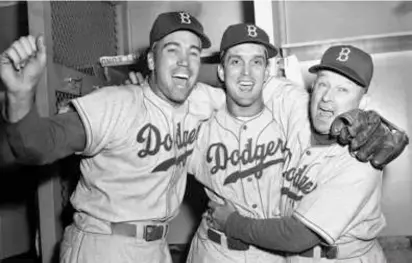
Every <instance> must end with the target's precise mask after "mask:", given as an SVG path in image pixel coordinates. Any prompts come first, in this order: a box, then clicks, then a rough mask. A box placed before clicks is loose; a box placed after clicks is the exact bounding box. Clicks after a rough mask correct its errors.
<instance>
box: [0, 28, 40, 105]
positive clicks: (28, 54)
mask: <svg viewBox="0 0 413 263" xmlns="http://www.w3.org/2000/svg"><path fill="white" fill-rule="evenodd" d="M45 67H46V48H45V45H44V38H43V36H40V37H37V38H35V37H33V36H30V35H29V36H26V37H21V38H20V39H19V40H17V41H15V42H14V43H13V44H12V45H11V46H10V47H9V48H8V49H7V50H6V51H4V52H3V53H2V54H1V56H0V77H1V79H2V81H3V83H4V84H5V85H6V91H7V93H8V95H12V96H15V97H16V98H19V97H25V96H32V94H33V91H34V90H35V86H36V85H37V84H38V82H39V80H40V77H41V75H42V73H43V71H44V69H45Z"/></svg>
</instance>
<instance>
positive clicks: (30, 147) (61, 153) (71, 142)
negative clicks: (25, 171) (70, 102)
mask: <svg viewBox="0 0 413 263" xmlns="http://www.w3.org/2000/svg"><path fill="white" fill-rule="evenodd" d="M6 132H7V140H8V144H9V147H10V149H11V151H12V152H13V157H14V158H15V161H16V162H17V163H21V164H26V165H43V164H49V163H52V162H54V161H56V160H58V159H61V158H64V157H66V156H69V155H71V154H73V153H75V152H76V151H81V150H83V148H84V146H85V141H86V136H85V130H84V128H83V125H82V122H81V121H80V118H79V115H78V114H77V113H76V112H73V111H71V112H68V113H64V114H59V115H55V116H53V117H50V118H41V117H40V116H39V115H38V113H37V110H36V109H35V108H32V110H31V111H30V112H29V113H28V114H27V115H26V116H25V117H24V118H23V119H21V120H20V121H18V122H16V123H10V124H7V127H6Z"/></svg>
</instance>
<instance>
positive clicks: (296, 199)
mask: <svg viewBox="0 0 413 263" xmlns="http://www.w3.org/2000/svg"><path fill="white" fill-rule="evenodd" d="M282 179H283V187H282V190H281V200H282V202H281V214H282V215H283V216H289V215H292V216H294V217H295V218H297V219H298V220H300V221H301V222H302V223H303V224H305V225H306V226H307V227H308V228H310V229H311V230H313V231H314V232H315V233H317V234H318V235H319V236H321V237H322V238H323V239H324V240H325V241H326V242H327V243H328V244H329V245H336V246H338V259H331V260H329V259H325V258H322V259H321V260H320V259H314V258H307V257H299V256H294V257H291V258H289V262H309V263H310V262H346V263H347V262H348V263H350V262H371V263H373V262H375V263H377V262H379V263H380V262H385V257H384V254H383V251H382V250H381V248H380V246H379V245H378V243H377V241H376V237H377V236H378V234H379V232H380V231H381V230H382V228H383V227H384V226H385V220H384V217H383V214H382V212H381V207H380V202H381V187H382V175H381V171H379V170H375V169H374V168H373V167H372V166H371V165H370V163H361V162H359V161H358V160H356V159H355V158H354V157H352V156H351V155H350V154H349V150H348V148H347V147H343V146H340V145H338V144H332V145H327V146H317V147H309V148H308V149H306V150H305V151H304V153H303V154H302V156H301V159H300V161H299V163H298V164H297V165H295V164H293V165H292V166H289V167H287V168H286V169H285V171H284V172H283V174H282Z"/></svg>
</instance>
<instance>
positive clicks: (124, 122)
mask: <svg viewBox="0 0 413 263" xmlns="http://www.w3.org/2000/svg"><path fill="white" fill-rule="evenodd" d="M132 89H133V87H132V86H113V87H104V88H101V89H100V90H98V91H95V92H93V93H91V94H89V95H87V96H84V97H80V98H77V99H75V100H73V101H72V104H73V106H74V107H75V108H76V110H77V112H78V113H79V116H80V118H81V120H82V123H83V125H84V127H85V131H86V146H85V149H84V151H83V152H81V153H82V154H83V155H86V156H93V155H95V154H97V153H98V152H100V151H102V150H103V149H105V148H106V147H107V146H108V145H109V144H110V143H111V142H112V140H113V139H114V138H115V137H116V136H121V135H120V134H119V133H120V132H121V131H125V130H127V129H128V127H127V126H128V123H129V122H131V121H132V120H133V119H134V118H133V117H134V116H131V115H130V112H137V111H135V110H134V109H132V107H139V105H140V104H141V102H140V100H138V99H137V96H136V95H135V92H133V90H132ZM138 104H139V105H138ZM114 135H115V136H114Z"/></svg>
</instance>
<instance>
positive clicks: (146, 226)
mask: <svg viewBox="0 0 413 263" xmlns="http://www.w3.org/2000/svg"><path fill="white" fill-rule="evenodd" d="M150 44H151V47H152V52H150V53H149V54H148V64H149V65H148V66H149V68H150V69H151V76H150V78H149V83H146V84H145V85H144V86H143V87H142V88H136V86H119V87H118V86H117V87H105V88H102V89H100V90H98V91H95V92H93V93H91V94H89V95H87V96H84V97H82V98H79V99H75V100H73V101H72V106H73V108H74V110H73V111H72V112H69V113H65V114H59V115H57V116H54V117H51V118H44V119H41V118H39V117H38V116H37V112H36V111H35V110H34V109H33V110H31V111H29V113H28V114H27V115H25V116H24V117H23V119H22V120H21V122H18V123H17V126H20V127H19V128H18V129H17V130H19V129H21V130H20V131H22V130H23V131H27V133H29V132H28V131H30V130H32V131H33V130H34V132H35V131H36V126H37V125H39V124H40V125H44V123H47V124H48V125H49V127H50V128H49V129H50V130H51V131H50V132H49V133H48V134H49V135H51V136H53V137H52V138H48V141H46V140H43V139H40V140H41V141H42V142H46V144H45V145H42V146H41V147H40V146H39V145H36V146H34V147H32V146H33V145H35V144H37V143H38V141H37V140H33V137H31V139H30V138H29V139H27V138H26V137H25V136H24V135H23V136H21V137H20V135H22V133H20V134H19V132H17V133H15V132H10V133H9V135H11V141H13V137H14V141H20V142H21V145H20V146H18V145H17V146H16V143H15V144H14V147H15V149H16V150H17V151H16V154H18V155H19V154H20V156H17V157H18V158H22V159H26V160H27V159H29V157H33V158H32V159H31V160H27V162H29V161H32V162H33V163H37V164H42V163H50V162H53V161H55V160H57V159H60V158H62V157H65V156H68V155H70V154H73V153H75V152H77V153H80V154H82V155H83V156H84V157H85V158H83V159H82V161H81V172H82V178H81V179H80V180H79V183H78V185H77V187H76V190H75V191H74V193H73V195H72V196H71V203H72V205H73V207H74V208H75V209H76V213H75V215H74V223H73V224H72V225H70V226H68V227H67V228H66V230H65V233H64V237H63V241H62V243H61V254H60V261H61V262H87V263H93V262H99V263H103V262H111V263H113V262H136V261H139V262H150V263H153V262H171V257H170V253H169V249H168V245H167V242H166V239H165V236H166V234H167V232H168V222H169V221H170V220H171V219H172V218H173V217H174V216H175V215H176V214H177V213H178V207H179V205H180V204H181V202H182V198H183V195H184V190H185V185H186V174H187V159H188V157H189V156H190V155H191V152H192V148H193V145H194V143H195V141H196V139H197V136H198V132H199V124H200V122H201V121H203V120H204V119H206V118H207V117H209V116H210V114H211V111H212V108H213V103H212V102H211V101H213V102H215V103H216V104H217V105H219V104H223V102H224V94H223V93H222V91H220V92H219V93H217V94H215V93H214V92H215V89H213V88H211V87H209V88H206V85H203V84H200V83H198V84H196V79H197V77H198V72H199V68H200V55H201V50H202V49H203V48H208V47H209V46H210V40H209V39H208V37H207V36H206V35H205V34H204V31H203V27H202V25H201V24H200V23H199V22H198V20H197V19H195V18H194V17H193V16H191V15H190V14H188V13H186V12H170V13H163V14H160V15H159V16H158V17H157V19H156V20H155V22H154V24H153V26H152V29H151V32H150ZM6 54H7V56H8V58H9V59H10V61H11V62H12V63H13V64H7V63H3V64H2V70H1V72H2V79H3V80H4V82H5V83H6V86H7V87H8V96H9V97H11V99H13V98H12V97H13V96H15V97H16V98H18V99H21V97H19V96H22V94H28V95H29V96H27V97H28V99H29V100H30V99H31V100H32V98H33V95H32V94H33V93H34V92H33V86H34V84H35V83H36V82H35V81H32V82H30V80H33V79H32V78H31V77H32V76H34V77H38V76H40V75H41V73H42V70H43V69H44V67H45V60H42V61H40V58H44V57H45V56H46V55H45V54H46V53H45V48H44V46H43V45H42V44H41V43H40V44H39V43H38V44H36V40H35V38H34V37H30V36H29V37H26V38H22V39H20V40H19V41H17V42H15V43H14V44H13V46H12V48H10V49H9V50H8V51H6ZM27 58H30V59H28V60H27ZM24 61H28V62H27V64H26V65H24V66H21V65H20V64H21V63H22V62H24ZM20 76H23V78H20ZM27 77H29V78H27ZM20 82H23V84H24V85H23V84H22V83H20ZM26 84H27V85H26ZM192 90H194V92H192ZM191 92H192V93H191ZM211 97H213V98H214V100H212V99H210V98H211ZM16 98H14V99H15V100H17V99H16ZM23 102H24V100H23ZM215 107H218V106H215ZM29 108H30V106H29ZM19 109H20V111H23V109H24V107H21V108H19ZM11 113H13V111H12V112H11ZM9 115H10V114H9ZM19 118H20V117H16V118H15V119H19ZM15 119H14V120H12V121H16V120H15ZM17 137H20V138H17ZM40 138H43V137H41V136H40ZM17 144H18V143H17ZM19 147H21V149H22V150H21V151H19V150H18V149H17V148H19ZM24 149H28V150H27V151H26V150H24ZM31 149H35V150H34V151H33V152H30V151H31ZM19 152H20V153H19Z"/></svg>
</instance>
